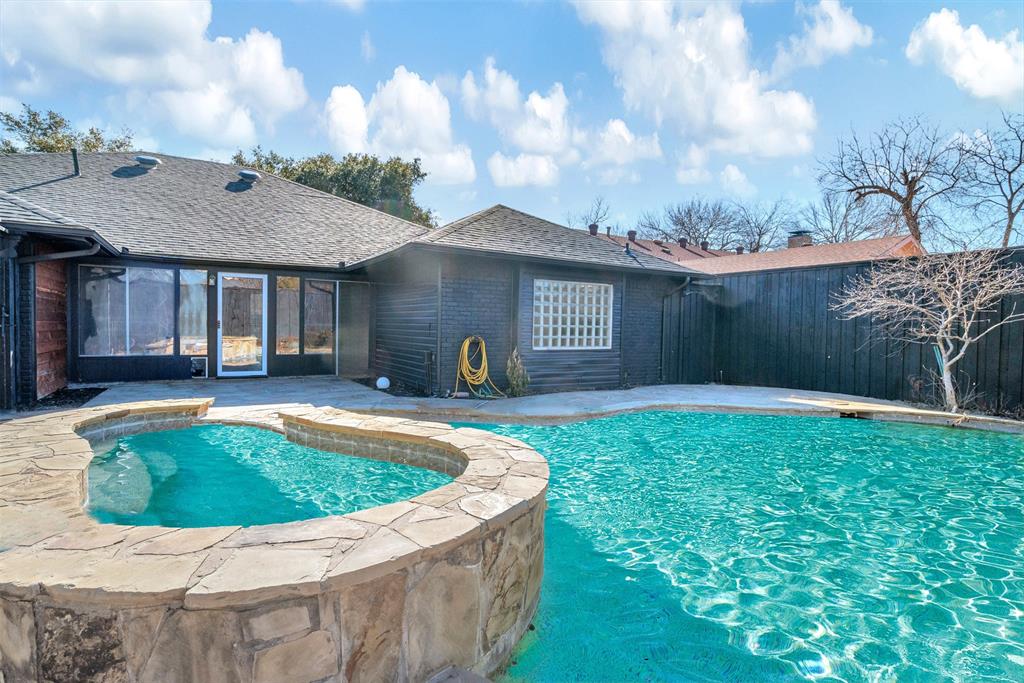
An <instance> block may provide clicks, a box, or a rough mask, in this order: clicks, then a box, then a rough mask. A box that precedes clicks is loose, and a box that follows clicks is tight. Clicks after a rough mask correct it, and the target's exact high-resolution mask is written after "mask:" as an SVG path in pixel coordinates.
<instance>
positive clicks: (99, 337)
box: [78, 266, 128, 356]
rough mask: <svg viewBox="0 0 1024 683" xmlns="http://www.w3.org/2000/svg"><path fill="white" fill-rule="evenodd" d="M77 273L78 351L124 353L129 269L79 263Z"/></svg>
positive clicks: (96, 353)
mask: <svg viewBox="0 0 1024 683" xmlns="http://www.w3.org/2000/svg"><path fill="white" fill-rule="evenodd" d="M78 272H79V287H78V298H79V307H78V310H79V311H80V312H81V316H80V317H81V320H80V322H79V327H80V328H81V333H80V335H79V339H80V348H79V351H80V353H81V354H82V355H83V356H124V355H126V354H127V353H128V346H127V340H128V334H127V322H128V320H127V317H126V313H125V305H126V303H127V294H128V270H127V269H126V268H104V267H100V266H82V267H81V268H80V269H79V271H78Z"/></svg>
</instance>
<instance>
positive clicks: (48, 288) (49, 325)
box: [35, 261, 68, 399]
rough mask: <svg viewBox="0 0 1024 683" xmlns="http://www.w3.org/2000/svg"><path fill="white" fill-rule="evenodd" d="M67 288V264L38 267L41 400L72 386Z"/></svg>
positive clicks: (38, 387)
mask: <svg viewBox="0 0 1024 683" xmlns="http://www.w3.org/2000/svg"><path fill="white" fill-rule="evenodd" d="M67 284H68V283H67V271H66V263H65V262H64V261H43V262H41V263H37V264H35V342H36V351H35V357H36V398H37V399H40V398H43V397H44V396H48V395H50V394H52V393H53V392H55V391H57V390H58V389H60V388H62V387H65V386H67V383H68V378H67V358H68V326H67Z"/></svg>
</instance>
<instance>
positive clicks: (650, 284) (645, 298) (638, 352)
mask: <svg viewBox="0 0 1024 683" xmlns="http://www.w3.org/2000/svg"><path fill="white" fill-rule="evenodd" d="M674 285H675V282H674V281H673V280H670V279H669V278H665V277H644V276H633V275H630V276H627V277H626V291H625V297H624V299H623V305H622V348H623V353H622V383H623V384H625V385H626V386H643V385H647V384H657V383H658V382H660V381H661V322H662V321H661V319H662V300H663V297H664V296H665V294H666V293H668V292H669V291H671V289H672V287H673V286H674Z"/></svg>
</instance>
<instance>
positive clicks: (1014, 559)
mask: <svg viewBox="0 0 1024 683" xmlns="http://www.w3.org/2000/svg"><path fill="white" fill-rule="evenodd" d="M489 429H492V430H493V431H495V432H497V433H498V434H501V435H505V436H511V437H514V438H517V439H521V440H522V441H525V442H526V443H528V444H530V445H531V446H533V447H534V448H536V449H537V450H538V451H539V452H540V453H541V454H542V455H544V456H545V457H546V458H547V460H548V462H549V464H550V467H551V488H550V489H549V492H548V501H549V505H550V508H549V510H548V514H547V521H546V527H547V528H546V538H547V544H546V548H547V550H546V557H545V577H544V584H543V587H542V592H541V602H540V608H539V610H538V614H537V617H536V619H535V622H534V623H535V625H536V630H532V631H529V632H527V634H526V635H525V636H524V639H523V641H522V642H521V643H520V646H519V648H518V650H517V651H516V652H515V653H514V654H513V657H512V662H513V664H512V665H511V667H510V668H509V670H508V672H507V675H506V677H505V678H504V679H502V680H504V681H536V682H538V683H543V682H545V681H598V680H600V681H684V680H685V681H690V680H694V681H789V680H800V679H822V680H828V681H839V680H842V681H880V680H883V681H888V680H899V681H968V680H969V681H1024V439H1022V437H1020V436H1016V435H1010V434H995V433H988V432H979V431H974V430H961V429H950V428H945V427H925V426H918V425H906V424H892V423H884V422H875V421H867V420H841V419H835V418H813V417H793V416H762V415H721V414H698V413H667V412H648V413H639V414H633V415H620V416H617V417H609V418H603V419H598V420H591V421H586V422H577V423H574V424H566V425H561V426H554V427H538V426H512V425H506V426H493V427H489Z"/></svg>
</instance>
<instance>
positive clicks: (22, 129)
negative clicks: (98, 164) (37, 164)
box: [0, 104, 132, 154]
mask: <svg viewBox="0 0 1024 683" xmlns="http://www.w3.org/2000/svg"><path fill="white" fill-rule="evenodd" d="M21 107H22V111H21V114H17V115H16V114H8V113H7V112H0V124H2V125H3V127H4V131H5V132H6V135H5V136H4V137H3V139H0V153H2V154H16V153H18V152H69V151H71V149H72V148H75V149H79V150H81V151H83V152H126V151H128V150H130V149H131V148H132V132H131V131H130V130H128V129H127V128H124V129H122V130H121V134H120V135H118V136H114V137H109V138H108V137H106V136H105V135H104V134H103V131H101V130H100V129H99V128H95V127H94V128H90V129H89V130H87V131H85V132H84V133H83V132H81V131H76V130H75V129H73V128H72V127H71V123H70V122H69V121H68V120H67V119H66V118H64V117H63V116H61V115H60V114H58V113H57V112H55V111H52V110H49V111H47V112H46V114H42V113H40V112H38V111H36V110H35V109H33V108H32V107H30V106H29V105H27V104H22V105H21ZM8 136H10V137H8ZM16 140H19V141H20V142H21V144H20V145H19V144H18V143H17V142H16Z"/></svg>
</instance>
